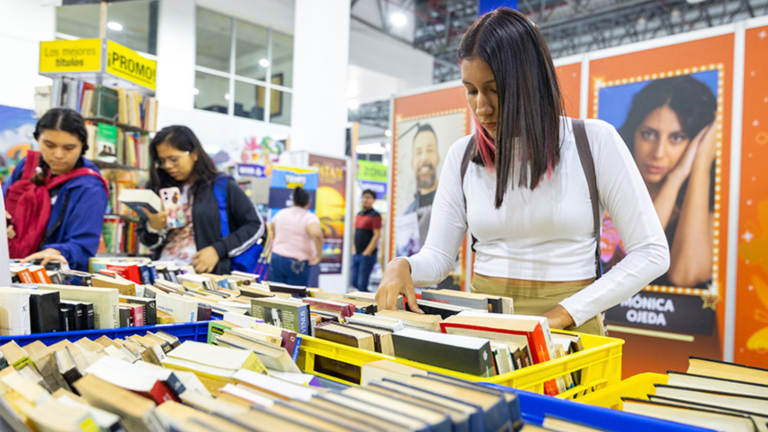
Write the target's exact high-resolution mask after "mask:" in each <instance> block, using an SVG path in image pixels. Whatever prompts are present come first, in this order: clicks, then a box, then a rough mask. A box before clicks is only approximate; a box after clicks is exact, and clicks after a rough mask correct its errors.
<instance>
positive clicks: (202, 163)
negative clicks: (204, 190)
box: [147, 125, 219, 197]
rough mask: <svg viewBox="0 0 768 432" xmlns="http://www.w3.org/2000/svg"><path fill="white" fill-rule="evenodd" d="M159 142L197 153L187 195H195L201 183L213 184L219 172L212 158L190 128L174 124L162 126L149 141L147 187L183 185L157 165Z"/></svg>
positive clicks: (157, 189) (155, 189)
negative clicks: (193, 180)
mask: <svg viewBox="0 0 768 432" xmlns="http://www.w3.org/2000/svg"><path fill="white" fill-rule="evenodd" d="M160 144H168V145H170V146H171V147H173V148H175V149H177V150H181V151H186V152H189V154H190V155H191V154H193V153H194V154H196V155H197V161H196V162H195V166H194V167H193V168H192V173H191V175H193V176H194V177H195V183H194V184H193V185H192V187H191V188H189V196H191V197H197V192H198V191H199V190H200V186H201V185H209V184H213V181H214V180H215V179H216V175H217V174H218V173H219V172H218V171H217V170H216V164H215V163H213V159H211V157H210V156H208V153H206V152H205V149H203V145H202V144H200V140H199V139H197V136H196V135H195V133H194V132H192V129H190V128H188V127H186V126H178V125H176V126H167V127H164V128H163V129H161V130H160V132H158V133H157V134H156V135H155V137H154V138H152V142H150V143H149V159H150V161H151V162H152V163H151V164H150V168H149V183H147V188H148V189H151V190H153V191H155V192H157V191H159V190H160V189H162V188H167V187H174V186H175V187H178V188H179V189H182V188H183V186H184V185H183V184H182V183H181V182H178V181H176V180H174V178H173V177H171V176H170V175H169V174H168V173H167V172H165V170H164V169H161V168H160V166H159V165H158V156H157V146H159V145H160Z"/></svg>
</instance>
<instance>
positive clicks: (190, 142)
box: [137, 126, 264, 274]
mask: <svg viewBox="0 0 768 432" xmlns="http://www.w3.org/2000/svg"><path fill="white" fill-rule="evenodd" d="M149 155H150V159H151V163H152V165H151V168H150V171H149V175H150V177H149V183H148V184H147V189H151V190H152V191H154V192H155V193H157V194H159V195H163V193H161V190H162V189H166V188H178V189H179V191H180V193H179V194H178V195H179V196H175V195H174V196H173V197H172V198H171V199H172V200H173V202H174V203H175V204H178V208H177V209H173V211H174V212H180V213H181V212H183V216H182V217H178V216H177V217H176V218H173V219H174V220H176V221H181V224H180V225H182V226H175V225H172V226H173V228H169V224H168V216H169V214H168V213H169V212H168V210H167V209H166V210H165V211H160V212H158V213H150V212H146V211H145V213H146V216H147V218H148V221H147V222H146V223H145V224H142V225H140V226H139V228H138V229H137V232H138V233H139V236H140V237H139V238H140V239H141V242H142V243H143V244H145V245H146V246H147V247H149V248H150V249H151V250H152V251H153V252H154V259H158V260H162V261H173V262H175V263H176V264H177V265H179V266H189V265H191V266H193V267H194V268H195V271H196V272H197V273H215V274H229V273H231V271H232V263H231V260H230V258H233V257H236V256H238V255H240V254H242V253H244V252H245V251H247V250H248V249H249V248H251V247H252V246H253V245H254V244H256V242H257V241H258V240H259V239H260V238H261V235H262V234H263V232H264V223H263V221H262V219H261V216H259V214H258V212H257V211H256V208H255V207H254V206H253V203H251V200H250V199H249V198H248V197H247V196H246V195H245V192H243V191H242V189H240V187H239V186H238V185H237V183H236V182H235V181H234V180H233V179H232V178H230V177H229V176H224V175H222V174H220V173H218V171H216V166H215V165H214V163H213V159H211V157H210V156H208V154H207V153H206V152H205V150H204V149H203V146H202V145H201V144H200V141H199V140H198V139H197V136H195V134H194V132H192V130H191V129H190V128H188V127H186V126H168V127H166V128H163V129H162V130H161V131H160V132H158V133H157V135H155V137H154V138H153V139H152V142H151V143H150V144H149ZM216 182H218V184H220V185H221V186H222V190H224V188H226V210H225V214H226V216H227V220H228V226H229V234H228V235H226V236H222V225H221V214H222V211H221V209H220V208H219V203H218V200H217V197H216V192H215V188H216V187H217V186H215V185H214V183H216ZM177 201H178V202H177Z"/></svg>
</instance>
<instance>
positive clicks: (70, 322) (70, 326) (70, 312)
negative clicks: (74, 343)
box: [59, 300, 77, 332]
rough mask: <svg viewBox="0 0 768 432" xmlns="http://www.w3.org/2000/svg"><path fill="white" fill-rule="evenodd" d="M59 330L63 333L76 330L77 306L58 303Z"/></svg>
mask: <svg viewBox="0 0 768 432" xmlns="http://www.w3.org/2000/svg"><path fill="white" fill-rule="evenodd" d="M65 302H66V300H65ZM59 329H60V330H61V331H63V332H69V331H75V330H77V306H76V305H75V304H73V303H59Z"/></svg>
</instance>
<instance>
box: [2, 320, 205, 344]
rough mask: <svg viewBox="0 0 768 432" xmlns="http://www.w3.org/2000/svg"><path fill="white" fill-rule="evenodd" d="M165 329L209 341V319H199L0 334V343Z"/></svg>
mask: <svg viewBox="0 0 768 432" xmlns="http://www.w3.org/2000/svg"><path fill="white" fill-rule="evenodd" d="M161 330H162V331H164V332H166V333H168V334H172V335H174V336H176V337H177V338H179V340H180V341H182V342H184V341H188V340H191V341H197V342H203V343H206V342H207V341H208V321H198V322H192V323H175V324H158V325H149V326H141V327H122V328H116V329H99V330H80V331H71V332H54V333H35V334H31V335H25V336H0V345H3V344H6V343H8V342H10V341H16V343H17V344H19V345H20V346H22V347H23V346H25V345H28V344H30V343H32V342H34V341H37V340H39V341H40V342H42V343H44V344H45V345H49V346H50V345H53V344H55V343H57V342H60V341H62V340H64V339H67V340H69V341H70V342H76V341H78V340H80V339H82V338H84V337H85V338H88V339H91V340H95V339H98V338H100V337H102V336H106V337H108V338H110V339H125V338H126V337H128V336H133V335H142V336H143V335H145V334H147V332H156V331H161Z"/></svg>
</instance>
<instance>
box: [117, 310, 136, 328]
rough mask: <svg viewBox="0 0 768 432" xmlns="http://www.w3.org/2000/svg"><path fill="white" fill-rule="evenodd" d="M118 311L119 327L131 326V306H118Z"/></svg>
mask: <svg viewBox="0 0 768 432" xmlns="http://www.w3.org/2000/svg"><path fill="white" fill-rule="evenodd" d="M118 310H119V313H120V325H119V327H120V328H123V327H133V317H132V316H131V308H129V307H128V306H119V307H118Z"/></svg>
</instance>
